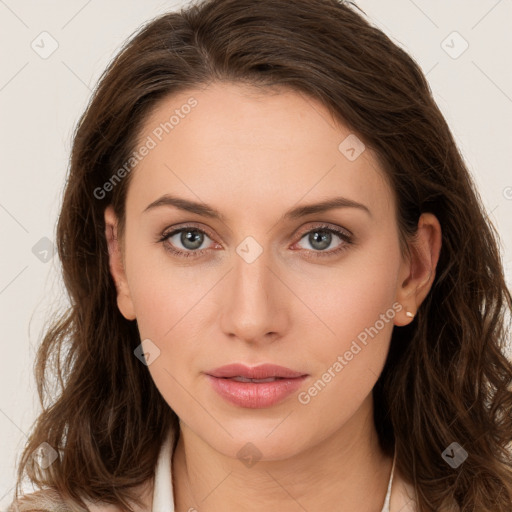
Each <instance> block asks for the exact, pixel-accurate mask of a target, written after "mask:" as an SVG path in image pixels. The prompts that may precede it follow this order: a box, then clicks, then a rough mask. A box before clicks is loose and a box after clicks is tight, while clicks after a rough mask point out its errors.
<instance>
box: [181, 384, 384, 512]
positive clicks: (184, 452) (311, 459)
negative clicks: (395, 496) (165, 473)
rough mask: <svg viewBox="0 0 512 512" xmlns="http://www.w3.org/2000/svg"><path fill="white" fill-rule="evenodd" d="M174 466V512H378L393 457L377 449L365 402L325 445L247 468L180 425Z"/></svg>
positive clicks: (369, 407) (370, 406)
mask: <svg viewBox="0 0 512 512" xmlns="http://www.w3.org/2000/svg"><path fill="white" fill-rule="evenodd" d="M172 465H173V469H172V474H173V481H174V486H173V487H174V495H175V505H176V511H177V512H188V511H190V510H194V509H195V510H197V511H198V512H213V511H218V510H244V511H247V512H262V511H267V510H280V511H282V512H292V511H293V512H295V511H303V510H308V511H311V512H313V511H315V510H333V508H334V509H335V510H337V511H340V512H343V511H347V512H348V511H353V510H358V511H360V512H375V511H379V512H380V510H381V508H382V506H383V504H384V497H385V495H386V491H387V486H388V481H389V477H390V473H391V466H392V457H389V456H386V455H385V454H384V453H383V452H382V450H381V448H380V445H379V443H378V438H377V432H376V430H375V426H374V423H373V402H372V397H371V394H370V396H369V397H368V398H367V400H365V402H364V403H363V405H362V406H361V407H360V409H359V410H358V411H357V412H356V413H355V414H354V416H353V417H352V418H351V419H350V420H349V422H347V423H346V424H345V425H343V427H342V428H340V429H339V430H338V431H336V432H333V433H332V434H331V435H329V436H328V437H326V438H325V439H322V440H320V441H319V442H318V443H316V444H314V445H311V446H310V447H309V448H308V449H307V450H304V451H301V452H298V453H296V454H295V455H294V456H293V457H290V458H287V459H285V460H264V459H262V460H260V461H258V462H257V463H256V464H255V465H254V466H251V467H249V468H248V467H246V466H244V465H243V464H241V462H240V461H239V460H238V459H233V458H231V457H227V456H225V455H224V454H222V453H219V452H218V451H216V450H214V449H213V448H212V447H211V446H209V445H208V444H206V443H205V442H204V441H203V440H202V439H201V438H199V437H198V436H196V435H195V434H194V432H192V431H191V430H190V429H189V428H188V427H187V426H186V425H182V426H181V429H180V437H179V440H178V443H177V445H176V449H175V451H174V453H173V461H172ZM333 504H336V505H335V506H334V505H333Z"/></svg>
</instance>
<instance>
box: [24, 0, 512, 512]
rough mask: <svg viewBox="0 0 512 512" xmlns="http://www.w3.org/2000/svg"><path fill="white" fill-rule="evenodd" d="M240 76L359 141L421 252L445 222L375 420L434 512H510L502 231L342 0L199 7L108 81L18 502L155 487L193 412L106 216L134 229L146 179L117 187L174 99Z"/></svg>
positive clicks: (122, 501) (416, 72)
mask: <svg viewBox="0 0 512 512" xmlns="http://www.w3.org/2000/svg"><path fill="white" fill-rule="evenodd" d="M223 81H224V82H227V81H229V82H236V83H240V84H241V83H244V84H249V85H252V86H256V87H261V88H262V89H263V90H264V89H265V88H268V87H271V86H283V87H287V88H290V89H293V90H295V91H298V92H300V93H302V94H304V95H305V96H306V97H307V96H309V97H312V98H315V99H317V100H319V101H321V102H322V104H323V105H325V107H326V108H327V109H328V110H329V111H331V112H332V113H333V115H334V116H335V118H336V119H339V120H340V121H342V122H343V123H344V124H345V125H346V126H348V127H350V128H351V130H352V131H353V132H354V133H357V134H358V136H359V137H360V138H361V139H362V140H363V141H364V143H365V144H366V145H367V146H368V147H370V148H372V149H373V150H374V151H375V152H376V154H377V155H378V158H379V162H380V164H381V166H382V169H383V170H384V171H385V173H386V175H387V176H388V178H389V180H390V183H391V184H392V187H393V190H394V193H395V194H396V199H397V205H398V208H397V223H398V226H399V230H400V240H401V243H403V246H402V247H404V248H405V249H404V250H406V247H408V245H407V242H408V241H410V240H412V238H413V237H414V234H415V230H416V228H417V222H418V218H419V216H420V214H421V213H422V212H432V213H433V214H434V215H436V216H437V218H438V219H439V221H440V223H441V226H442V231H443V244H442V249H441V254H440V259H439V263H438V267H437V273H436V277H435V280H434V283H433V286H432V288H431V291H430V293H429V295H428V296H427V298H426V300H425V301H424V302H423V303H422V305H421V307H420V308H419V310H418V314H417V316H416V317H415V319H414V321H413V322H412V323H411V324H409V325H408V326H406V327H400V328H395V329H394V331H393V334H392V339H391V346H390V350H389V354H388V358H387V361H386V365H385V367H384V370H383V372H382V374H381V376H380V378H379V380H378V382H377V384H376V385H375V388H374V391H373V392H374V397H375V400H374V402H375V424H376V428H377V431H378V435H379V440H380V443H381V446H382V447H383V449H384V450H385V451H386V452H387V453H391V450H392V448H394V447H395V445H396V450H397V466H398V468H399V470H400V472H401V473H402V474H403V475H405V478H407V479H408V480H409V482H410V483H411V484H412V485H413V486H414V487H415V490H416V493H417V498H418V511H419V512H426V511H438V510H440V509H442V508H443V507H444V506H448V505H450V504H451V505H454V504H456V505H457V506H458V507H459V508H460V510H463V511H470V510H471V511H473V510H478V511H479V512H491V511H492V512H510V511H511V510H512V460H511V458H512V456H511V451H510V443H511V441H512V390H511V383H512V364H511V362H510V361H509V360H508V359H507V358H506V356H505V350H506V344H507V339H508V338H509V335H510V330H509V325H508V324H507V323H506V321H505V319H506V317H507V313H508V312H510V310H511V309H512V298H511V295H510V292H509V290H508V289H507V287H506V283H505V279H504V273H503V268H502V265H501V260H500V252H499V239H498V234H497V232H496V230H495V228H494V227H493V226H492V224H491V223H490V222H489V220H488V219H487V217H486V214H485V211H484V209H483V207H482V203H481V200H480V198H479V196H478V193H477V192H476V190H475V186H474V184H473V181H472V179H471V177H470V175H469V172H468V170H467V167H466V165H465V163H464V161H463V158H462V157H461V155H460V153H459V151H458V149H457V147H456V144H455V142H454V139H453V136H452V134H451V132H450V129H449V127H448V126H447V123H446V122H445V120H444V118H443V116H442V114H441V113H440V111H439V109H438V107H437V106H436V104H435V102H434V99H433V97H432V94H431V91H430V89H429V86H428V83H427V81H426V79H425V77H424V75H423V74H422V72H421V70H420V68H419V67H418V65H417V64H416V63H415V62H414V60H413V59H411V57H409V56H408V55H407V54H406V53H405V52H404V51H403V50H402V49H400V48H399V47H398V46H397V45H396V44H394V43H393V42H392V41H391V40H390V39H389V38H388V37H387V36H386V35H385V34H383V33H382V32H381V31H380V30H379V29H377V28H375V27H374V26H372V25H371V24H370V23H369V22H368V21H367V20H366V19H365V17H364V16H363V15H362V14H360V13H359V12H357V11H356V10H355V9H353V8H351V7H349V6H347V5H346V4H343V3H341V2H339V1H337V0H293V1H290V0H258V1H256V2H255V1H254V0H207V1H203V2H199V3H195V4H192V5H189V6H188V7H186V8H184V9H182V10H181V11H180V12H172V13H168V14H165V15H162V16H160V17H158V18H156V19H154V20H152V21H151V22H149V23H148V24H146V25H145V26H144V27H142V28H141V29H140V30H139V31H138V32H137V33H136V34H135V35H134V36H133V37H132V38H131V39H130V40H129V41H128V42H127V44H126V45H125V46H124V47H123V49H122V50H121V51H120V53H119V54H118V55H117V57H116V58H115V59H114V60H113V61H112V62H111V63H110V65H109V66H108V68H107V69H106V71H105V72H104V74H103V75H102V77H101V79H100V82H99V84H98V86H97V88H96V89H95V91H94V94H93V96H92V98H91V101H90V103H89V105H88V107H87V109H86V111H85V113H84V114H83V115H82V117H81V119H80V121H79V123H78V126H77V128H76V131H75V134H74V143H73V148H72V155H71V161H70V169H69V177H68V180H67V183H66V188H65V194H64V198H63V204H62V210H61V213H60V217H59V220H58V225H57V235H56V240H57V245H58V251H59V256H60V259H61V262H62V271H63V279H64V283H65V286H66V288H67V291H68V294H69V299H70V308H69V309H68V311H67V312H66V313H65V314H63V315H62V316H60V317H57V318H56V319H55V321H54V323H53V324H52V326H51V327H50V328H49V330H48V331H47V332H46V334H45V336H44V338H43V341H42V344H41V346H40V348H39V351H38V354H37V359H36V362H35V375H36V379H37V384H38V393H39V398H40V401H41V405H42V407H43V411H42V413H41V414H40V416H39V417H38V418H37V420H36V422H35V424H34V427H33V429H32V431H31V435H30V438H29V440H28V443H27V445H26V448H25V450H24V452H23V454H22V457H21V461H20V465H19V468H18V482H17V486H16V497H18V496H19V490H20V488H21V482H22V477H23V476H24V474H25V473H26V475H27V476H28V478H29V479H30V480H31V481H32V482H33V483H35V484H36V485H37V486H38V487H40V488H48V489H53V490H54V491H56V492H57V493H59V494H60V496H61V497H62V498H63V500H66V502H67V503H68V504H69V506H68V509H70V508H72V507H73V510H84V509H83V508H81V507H84V506H85V503H84V502H83V501H82V500H81V498H82V497H83V496H87V497H88V498H89V499H92V500H94V501H102V502H105V503H111V504H116V505H118V506H120V507H122V509H123V510H131V508H130V501H132V502H135V503H137V504H139V505H140V504H141V502H140V501H139V499H138V496H137V495H135V493H133V492H132V489H133V488H134V487H135V486H138V485H140V484H142V483H143V482H145V481H147V480H148V479H150V478H152V477H153V475H154V468H155V464H156V459H157V455H158V451H159V449H160V445H161V444H162V442H163V440H164V437H165V435H166V433H167V431H168V429H169V428H173V429H175V430H176V429H178V419H177V416H176V414H175V413H174V412H173V411H172V410H171V409H170V407H169V406H168V404H167V403H166V402H165V400H164V399H163V397H162V396H161V395H160V393H159V391H158V390H157V388H156V386H155V384H154V383H153V381H152V379H151V376H150V374H149V372H148V371H147V368H146V367H145V366H144V365H143V364H141V363H140V361H139V360H138V359H137V358H136V357H135V356H134V353H133V352H134V349H135V348H136V347H137V346H138V345H139V344H140V342H141V341H140V337H139V333H138V330H137V325H136V321H132V322H130V321H127V320H126V319H125V318H124V317H123V316H122V315H121V314H120V312H119V310H118V308H117V305H116V290H115V285H114V282H113V280H112V278H111V275H110V272H109V265H108V249H107V245H106V240H105V224H104V217H103V213H104V210H105V208H106V206H107V205H109V204H112V205H113V206H114V209H115V212H116V214H117V215H118V217H119V218H120V220H121V227H120V229H121V233H120V234H121V235H122V222H123V219H124V208H125V198H126V191H127V187H128V186H129V183H130V176H131V174H130V173H129V172H127V173H126V176H124V177H123V178H122V179H121V180H119V182H118V183H117V182H116V183H115V186H112V187H105V186H104V185H105V183H107V182H111V181H110V180H112V178H113V176H114V175H115V174H116V172H117V171H118V169H120V168H122V167H123V166H124V165H125V163H126V162H127V161H128V160H129V158H130V156H131V155H132V154H133V152H134V150H135V149H136V148H137V144H138V143H139V142H140V141H139V140H138V136H139V133H140V129H141V127H142V124H143V123H144V121H145V120H146V119H147V117H148V115H149V114H150V113H151V111H152V109H154V108H155V107H156V106H157V105H158V103H159V101H160V100H162V99H163V98H164V97H165V96H168V95H170V94H174V93H177V92H181V91H184V90H187V89H192V88H194V87H203V86H207V85H208V84H210V83H212V82H223ZM123 174H124V173H123ZM118 177H119V173H118ZM111 183H112V182H111ZM107 189H108V191H107V192H105V190H107ZM99 190H101V191H102V192H101V193H99V192H98V191H99ZM55 375H57V376H58V378H59V382H60V388H59V393H58V394H57V396H56V398H55V399H54V400H53V399H51V394H50V393H49V389H50V382H52V380H53V379H54V376H55ZM43 442H46V443H48V444H49V445H50V446H51V447H52V448H53V449H55V450H56V451H58V452H59V455H60V456H59V457H58V458H57V460H55V462H54V463H53V464H51V465H50V466H49V467H48V468H47V469H46V470H44V471H43V470H41V468H40V467H39V468H38V467H37V465H36V464H34V463H33V457H32V454H33V452H34V451H35V450H36V448H37V447H38V446H39V445H40V444H41V443H43ZM452 442H457V443H458V444H459V445H460V446H461V447H463V448H464V449H465V450H466V452H468V458H467V459H466V460H465V461H464V462H463V463H462V464H461V465H460V466H459V467H458V468H456V469H454V468H452V467H451V466H450V465H449V464H447V462H446V461H445V460H443V457H442V452H443V451H444V450H445V449H446V448H447V447H449V446H450V445H451V443H452Z"/></svg>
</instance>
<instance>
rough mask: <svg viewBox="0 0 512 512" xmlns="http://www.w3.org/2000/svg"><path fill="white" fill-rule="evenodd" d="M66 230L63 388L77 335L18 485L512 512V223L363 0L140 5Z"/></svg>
mask: <svg viewBox="0 0 512 512" xmlns="http://www.w3.org/2000/svg"><path fill="white" fill-rule="evenodd" d="M57 234H58V236H57V241H58V247H59V255H60V258H61V260H62V265H63V272H64V280H65V285H66V287H67V289H68V292H69V295H70V300H71V307H70V309H69V311H68V312H67V313H66V314H65V315H64V316H63V317H62V318H61V319H60V320H59V321H58V322H57V323H56V324H55V325H54V326H53V328H52V329H51V330H50V331H49V332H48V333H47V334H46V337H45V339H44V342H43V344H42V346H41V348H40V350H39V353H38V360H37V379H38V382H39V383H40V384H39V386H40V387H39V393H40V396H41V397H42V399H43V397H44V387H43V382H44V380H45V378H47V376H46V372H45V370H46V367H47V362H49V361H50V358H51V356H52V355H55V354H56V353H57V352H58V351H59V349H60V347H62V348H63V349H64V348H65V349H67V350H69V352H68V353H67V354H66V364H65V365H64V366H63V367H62V368H57V369H56V370H57V371H58V372H61V373H60V375H61V377H62V383H63V389H62V393H61V394H60V396H59V397H58V398H57V399H56V401H55V402H54V403H53V404H48V405H47V407H45V409H44V411H43V413H42V414H41V415H40V417H39V418H38V420H37V422H36V424H35V428H34V431H33V433H32V436H31V438H30V440H29V442H28V444H27V446H26V449H25V451H24V453H23V457H22V460H21V464H20V468H19V471H18V478H19V482H18V483H20V482H21V479H22V476H23V475H24V473H25V472H26V474H27V475H28V477H29V478H30V480H31V481H32V482H34V483H36V484H37V485H38V486H39V487H41V488H43V489H44V490H43V491H40V492H39V493H34V494H31V495H28V496H25V497H19V496H18V489H17V498H19V499H18V500H17V502H16V503H15V504H13V509H15V508H14V507H17V508H16V510H32V509H34V507H35V509H37V510H87V509H88V510H91V511H100V510H101V511H106V510H153V511H157V510H158V511H160V510H177V511H179V512H182V511H189V512H191V511H194V510H196V511H199V512H210V511H219V510H226V511H231V510H244V511H262V510H265V511H266V510H285V511H295V510H308V511H315V510H329V511H330V510H332V511H345V510H347V511H348V510H350V511H354V510H357V511H362V512H373V511H381V510H382V511H383V512H388V511H391V512H398V511H399V510H400V511H402V512H403V511H406V510H409V511H416V512H425V511H440V510H442V511H445V510H446V511H448V510H478V511H482V512H487V511H488V512H490V511H492V512H505V511H510V510H511V507H512V460H511V452H510V447H511V444H510V443H511V440H512V415H511V412H512V393H511V389H510V384H511V382H512V364H511V362H510V361H509V360H507V358H506V356H505V346H506V343H507V336H508V335H509V331H508V330H507V325H506V324H505V320H504V319H505V316H506V315H505V314H506V312H507V311H510V308H511V306H512V298H511V296H510V293H509V291H508V290H507V288H506V285H505V280H504V276H503V269H502V267H501V263H500V254H499V250H498V242H497V234H496V233H495V231H494V229H493V227H492V225H491V224H490V223H489V222H488V221H487V219H486V215H485V212H484V209H483V207H482V205H481V203H480V201H479V199H478V195H477V193H476V191H475V188H474V185H473V182H472V180H471V178H470V176H469V173H468V171H467V168H466V166H465V164H464V162H463V160H462V158H461V156H460V154H459V152H458V150H457V147H456V145H455V143H454V140H453V137H452V135H451V133H450V130H449V128H448V126H447V124H446V122H445V120H444V119H443V117H442V115H441V113H440V111H439V109H438V108H437V106H436V104H435V102H434V100H433V99H432V96H431V94H430V90H429V87H428V84H427V82H426V80H425V78H424V76H423V74H422V73H421V71H420V69H419V68H418V66H417V65H416V64H415V62H414V61H413V60H412V59H411V58H410V57H409V56H408V55H407V54H405V53H404V52H403V51H402V50H401V49H400V48H399V47H397V46H396V45H395V44H394V43H392V42H391V41H390V40H389V39H388V38H387V37H386V36H385V35H384V34H383V33H382V32H381V31H380V30H378V29H377V28H375V27H372V26H371V25H370V24H369V23H368V22H367V21H366V20H365V19H364V17H362V16H361V15H360V14H358V13H357V12H356V11H354V10H352V9H351V8H349V7H348V6H346V5H345V4H343V3H340V2H337V1H335V0H316V1H313V2H312V1H311V0H296V1H294V2H289V1H286V0H262V1H259V2H253V1H250V0H210V1H206V2H202V3H199V4H197V5H195V6H192V7H189V8H187V9H184V10H183V11H182V12H180V13H170V14H166V15H164V16H161V17H159V18H158V19H156V20H154V21H152V22H151V23H149V24H148V25H147V26H145V27H144V28H143V29H141V31H140V32H139V33H138V34H137V35H135V36H134V37H133V38H132V39H131V41H130V42H129V43H128V44H127V45H126V46H125V48H124V49H123V50H122V51H121V52H120V54H119V55H118V56H117V58H116V59H115V60H114V62H113V63H112V64H111V65H110V66H109V68H108V69H107V71H106V73H105V74H104V76H103V77H102V79H101V81H100V84H99V86H98V88H97V90H96V91H95V93H94V96H93V98H92V100H91V103H90V105H89V106H88V108H87V111H86V112H85V114H84V115H83V116H82V118H81V120H80V123H79V126H78V128H77V131H76V133H75V138H74V145H73V152H72V158H71V169H70V174H69V179H68V182H67V185H66V191H65V196H64V201H63V205H62V210H61V214H60V218H59V223H58V233H57ZM48 378H49V376H48Z"/></svg>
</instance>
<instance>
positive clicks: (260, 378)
mask: <svg viewBox="0 0 512 512" xmlns="http://www.w3.org/2000/svg"><path fill="white" fill-rule="evenodd" d="M206 376H207V378H208V380H209V381H210V384H211V385H212V387H213V389H214V390H215V391H216V392H217V393H218V394H219V395H220V396H221V397H222V398H224V399H225V400H227V401H228V402H229V403H231V404H233V405H236V406H238V407H245V408H250V409H261V408H268V407H272V406H273V405H276V404H278V403H279V402H281V401H283V400H284V399H285V398H287V397H288V396H289V395H290V394H292V393H293V392H294V391H296V390H298V389H299V388H300V387H301V385H302V383H303V382H304V380H305V379H306V378H307V377H308V374H307V373H303V372H297V371H295V370H291V369H290V368H286V367H284V366H278V365H274V364H263V365H259V366H255V367H249V366H245V365H242V364H231V365H226V366H222V367H220V368H217V369H215V370H212V371H210V372H207V373H206Z"/></svg>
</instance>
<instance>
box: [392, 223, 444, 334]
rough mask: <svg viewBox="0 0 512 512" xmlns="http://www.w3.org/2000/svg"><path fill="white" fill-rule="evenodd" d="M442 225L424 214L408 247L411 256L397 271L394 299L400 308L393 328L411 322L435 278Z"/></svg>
mask: <svg viewBox="0 0 512 512" xmlns="http://www.w3.org/2000/svg"><path fill="white" fill-rule="evenodd" d="M441 238H442V232H441V225H440V224H439V221H438V220H437V217H436V216H435V215H433V214H432V213H423V214H422V215H421V216H420V218H419V221H418V232H417V236H416V237H415V239H414V241H413V242H412V244H411V245H410V249H411V251H410V252H411V256H410V258H408V259H407V260H404V261H403V263H402V267H401V269H400V275H399V281H398V289H397V295H396V299H397V301H398V302H399V303H400V304H402V306H403V309H402V310H401V311H400V312H399V313H398V314H397V315H396V316H395V322H394V323H395V325H407V324H408V323H410V322H412V320H413V318H414V316H415V315H416V312H417V311H418V308H419V307H420V305H421V303H422V302H423V301H424V300H425V297H426V296H427V295H428V292H429V291H430V288H431V287H432V283H433V282H434V278H435V275H436V266H437V262H438V260H439V253H440V251H441Z"/></svg>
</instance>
